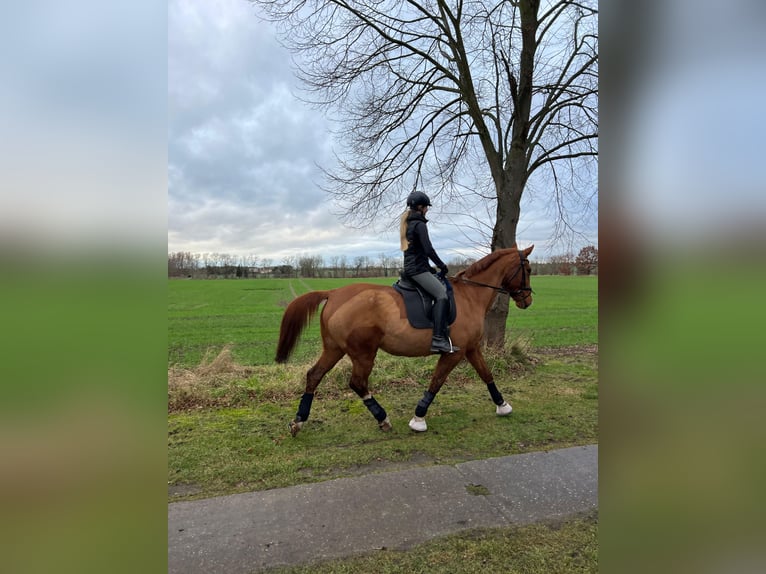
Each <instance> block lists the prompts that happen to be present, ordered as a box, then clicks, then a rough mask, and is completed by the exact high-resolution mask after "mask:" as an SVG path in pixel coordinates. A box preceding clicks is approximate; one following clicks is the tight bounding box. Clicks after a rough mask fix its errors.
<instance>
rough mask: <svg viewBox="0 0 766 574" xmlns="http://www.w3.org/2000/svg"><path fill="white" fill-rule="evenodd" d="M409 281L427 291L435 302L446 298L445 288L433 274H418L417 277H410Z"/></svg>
mask: <svg viewBox="0 0 766 574" xmlns="http://www.w3.org/2000/svg"><path fill="white" fill-rule="evenodd" d="M410 279H412V280H413V281H415V282H416V283H417V284H418V285H420V286H421V287H422V288H423V289H425V290H426V291H428V293H429V294H430V295H431V297H433V298H434V299H435V300H436V301H438V300H439V299H446V298H447V288H446V287H445V286H444V284H443V283H442V282H441V281H439V280H438V279H437V278H436V275H434V274H433V273H418V274H417V275H411V276H410Z"/></svg>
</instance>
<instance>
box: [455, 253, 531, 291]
mask: <svg viewBox="0 0 766 574" xmlns="http://www.w3.org/2000/svg"><path fill="white" fill-rule="evenodd" d="M527 262H528V260H527V259H526V258H523V257H519V267H518V269H516V271H515V273H514V274H513V275H511V278H510V279H509V280H508V282H509V283H510V282H511V281H513V278H514V277H516V275H517V274H518V273H519V271H521V282H522V284H523V283H526V280H525V275H526V273H527V269H526V267H525V266H524V264H525V263H527ZM459 279H460V280H461V281H462V282H463V283H469V284H471V285H477V286H479V287H487V288H489V289H494V290H495V291H497V292H498V293H504V294H505V295H508V296H509V297H515V296H517V295H519V294H521V293H523V292H524V291H529V292H530V293H533V291H532V288H531V287H519V288H518V289H514V290H513V291H510V290H508V289H506V288H505V287H498V286H497V285H490V284H489V283H482V282H480V281H474V280H473V279H466V278H465V277H462V276H461V277H459Z"/></svg>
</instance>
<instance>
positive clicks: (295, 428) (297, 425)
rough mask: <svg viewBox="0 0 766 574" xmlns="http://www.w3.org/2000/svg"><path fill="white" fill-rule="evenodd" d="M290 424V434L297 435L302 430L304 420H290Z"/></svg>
mask: <svg viewBox="0 0 766 574" xmlns="http://www.w3.org/2000/svg"><path fill="white" fill-rule="evenodd" d="M288 426H289V427H290V434H291V435H293V436H295V435H297V434H298V433H299V432H300V430H301V427H302V426H303V423H302V422H296V421H290V424H289V425H288Z"/></svg>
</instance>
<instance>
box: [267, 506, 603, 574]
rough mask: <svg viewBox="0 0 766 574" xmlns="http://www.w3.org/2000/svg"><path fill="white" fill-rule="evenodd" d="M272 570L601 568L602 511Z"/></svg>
mask: <svg viewBox="0 0 766 574" xmlns="http://www.w3.org/2000/svg"><path fill="white" fill-rule="evenodd" d="M268 572H269V573H270V574H304V573H309V572H311V573H312V574H331V573H332V574H356V573H358V572H376V573H378V574H411V573H420V572H429V573H431V572H434V573H445V574H463V573H465V574H473V573H475V572H508V573H510V574H516V573H518V574H521V573H524V574H572V573H578V572H582V573H585V572H598V514H597V513H595V512H594V513H590V514H587V515H584V516H578V517H574V518H572V519H569V520H566V521H561V522H551V523H545V524H534V525H531V526H524V527H508V528H498V529H483V530H474V531H469V532H466V533H461V534H456V535H452V536H446V537H443V538H439V539H437V540H433V541H431V542H428V543H425V544H422V545H419V546H417V547H415V548H413V549H410V550H407V551H393V550H385V549H384V550H380V551H378V552H375V553H372V554H367V555H364V556H359V557H353V558H345V559H340V560H332V561H327V562H321V563H318V564H311V565H306V566H299V567H292V568H278V569H272V570H268Z"/></svg>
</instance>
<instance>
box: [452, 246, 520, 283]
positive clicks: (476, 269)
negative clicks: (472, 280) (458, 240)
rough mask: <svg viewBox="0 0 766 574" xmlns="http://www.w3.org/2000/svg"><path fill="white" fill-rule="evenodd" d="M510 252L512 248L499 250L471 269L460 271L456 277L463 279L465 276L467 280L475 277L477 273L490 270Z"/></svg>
mask: <svg viewBox="0 0 766 574" xmlns="http://www.w3.org/2000/svg"><path fill="white" fill-rule="evenodd" d="M510 251H511V248H509V249H498V250H497V251H493V252H492V253H490V254H489V255H485V256H484V257H482V258H481V259H479V260H478V261H477V262H476V263H473V264H472V265H471V266H470V267H468V268H467V269H465V270H464V271H460V272H459V273H458V274H457V275H456V277H463V276H465V277H466V278H469V277H473V276H474V275H476V274H477V273H481V272H482V271H484V270H485V269H488V268H489V267H490V266H491V265H492V264H494V263H495V262H496V261H497V260H498V259H500V258H501V257H502V256H503V255H506V254H507V253H508V252H510Z"/></svg>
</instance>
